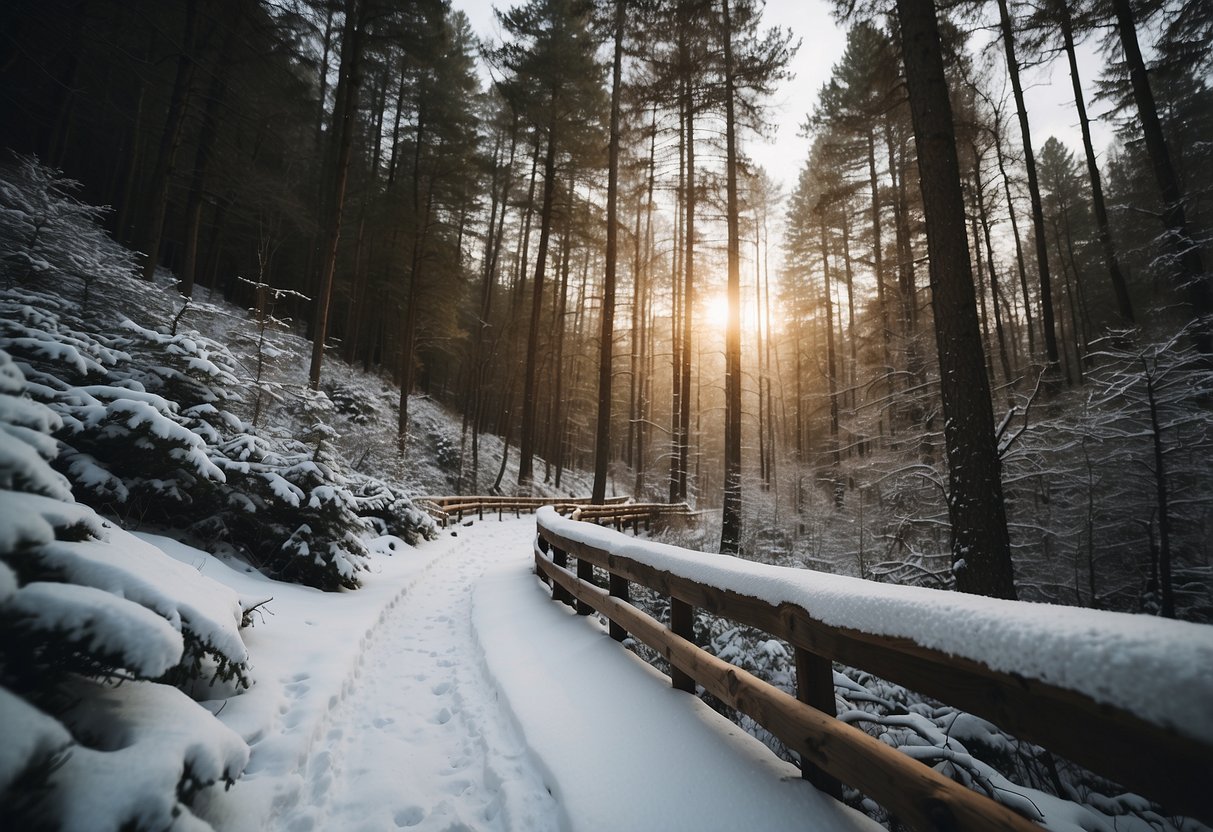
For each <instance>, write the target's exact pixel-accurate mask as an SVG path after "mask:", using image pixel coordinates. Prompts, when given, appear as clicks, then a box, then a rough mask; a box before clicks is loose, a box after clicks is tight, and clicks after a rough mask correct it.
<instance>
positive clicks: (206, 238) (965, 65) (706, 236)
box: [0, 0, 1213, 620]
mask: <svg viewBox="0 0 1213 832" xmlns="http://www.w3.org/2000/svg"><path fill="white" fill-rule="evenodd" d="M836 11H837V14H838V16H839V19H840V20H842V21H844V22H845V25H846V26H847V27H848V35H847V47H846V51H845V54H844V56H843V58H842V59H841V61H840V62H839V63H838V64H837V65H836V66H835V67H834V71H833V74H832V76H831V79H830V81H829V82H828V83H827V84H826V85H825V86H824V87H823V88H822V90H821V91H820V95H819V96H818V98H817V100H816V101H805V102H803V103H802V109H803V112H804V113H805V122H804V128H803V129H804V131H805V132H806V134H807V135H808V136H810V137H811V139H812V142H813V146H812V151H811V154H810V156H809V158H807V159H803V160H794V159H789V160H787V162H788V169H787V170H784V171H764V170H762V169H761V168H758V167H756V166H755V165H753V164H752V163H751V162H750V160H749V159H748V158H747V156H746V152H745V148H746V145H747V142H750V141H752V140H753V139H754V137H755V136H756V135H757V134H760V133H762V132H763V131H764V130H767V129H769V128H768V120H767V114H766V111H765V109H764V107H765V102H766V101H767V98H768V97H769V95H770V93H771V92H772V91H774V90H775V89H776V88H777V87H778V85H779V84H780V82H781V81H783V80H785V77H786V73H787V69H786V67H787V64H788V60H789V57H790V55H791V54H792V53H793V52H794V50H795V49H796V46H797V41H796V37H795V35H794V33H792V32H789V31H785V30H780V29H771V28H767V27H764V25H763V24H762V20H761V18H762V9H761V6H760V5H759V4H757V3H755V2H753V0H724V1H723V2H705V0H670V1H669V2H651V0H650V1H649V2H645V1H643V0H615V2H607V1H606V0H602V2H598V3H591V2H587V1H586V0H531V2H528V3H525V4H522V5H519V6H517V7H515V8H510V9H505V8H503V9H502V10H501V12H500V13H499V18H500V28H501V33H502V41H501V42H500V43H483V42H480V41H479V40H478V39H477V38H476V37H475V36H474V35H473V34H472V32H471V29H470V26H469V24H468V21H467V18H466V17H465V16H464V15H463V14H462V13H460V12H458V11H454V10H452V8H451V7H450V5H449V4H447V3H444V2H441V0H328V1H327V2H326V0H315V1H314V2H305V1H304V0H283V1H282V2H276V3H271V2H257V1H256V0H182V2H175V3H163V2H150V1H148V2H145V1H144V0H121V1H120V0H38V1H37V2H35V0H12V2H9V3H6V4H4V7H3V9H2V10H0V31H2V32H3V33H4V36H3V38H0V143H2V144H3V145H5V146H7V147H9V148H11V149H13V150H15V151H18V152H25V153H36V154H37V155H38V156H39V157H40V158H41V159H42V160H43V161H44V162H45V163H48V164H50V165H52V166H54V167H57V168H60V169H62V170H63V171H64V172H65V173H66V174H67V175H68V176H71V177H72V178H74V179H77V180H79V181H80V182H81V183H82V193H81V194H80V196H81V198H82V199H84V200H85V201H89V202H94V203H100V204H106V205H110V206H112V208H113V210H112V211H111V212H110V213H109V214H108V216H107V223H108V226H109V228H110V230H111V231H112V233H113V235H114V236H115V238H116V239H118V240H119V241H120V242H123V243H126V244H129V245H131V246H132V247H133V248H135V249H136V250H138V251H141V252H144V253H145V262H144V263H143V270H144V274H145V276H146V277H148V278H151V277H152V276H153V275H154V274H155V270H156V268H157V267H164V268H167V269H169V270H171V271H172V272H173V274H174V275H175V276H176V278H177V279H178V280H179V284H178V288H179V291H180V293H181V294H182V295H183V296H184V297H185V298H188V297H190V296H192V295H195V294H197V293H199V292H209V293H213V294H214V295H216V296H217V295H220V294H221V295H222V296H223V297H225V298H226V299H228V300H231V301H234V302H236V303H238V304H240V305H242V306H245V307H248V308H251V309H252V310H253V313H254V314H256V315H257V316H259V317H261V318H262V319H264V320H269V319H271V318H273V319H275V320H278V319H289V320H290V321H291V322H292V323H291V324H290V325H291V326H294V327H295V328H297V329H298V330H299V331H301V332H305V333H306V334H307V335H308V336H309V337H310V338H311V339H312V340H313V343H314V347H315V349H314V352H313V356H312V359H311V380H312V385H313V386H314V387H316V388H317V389H320V390H324V389H325V384H326V375H325V367H326V366H327V365H328V363H329V362H334V361H344V362H347V363H350V364H357V365H361V366H362V367H363V368H365V369H367V370H371V371H376V372H379V373H381V374H382V375H383V376H385V377H387V378H390V379H392V380H393V381H394V382H395V383H396V384H398V385H399V389H400V399H399V405H400V417H399V425H400V427H399V440H398V445H399V455H398V458H397V459H396V460H395V462H394V464H396V465H398V466H401V468H404V467H406V466H408V464H409V434H408V424H409V419H408V417H409V408H408V394H409V393H410V392H414V393H422V394H425V395H428V396H430V397H432V398H434V399H436V400H438V401H440V402H442V403H444V404H445V405H447V406H449V407H450V408H452V409H454V410H456V411H457V412H458V413H460V414H461V415H462V420H463V424H464V427H465V431H464V433H465V441H464V443H463V447H462V448H461V449H460V455H461V456H460V461H459V465H460V466H461V471H462V474H461V477H460V488H461V490H463V491H465V492H466V493H480V492H484V491H487V490H490V489H495V490H513V489H515V488H518V489H522V490H526V489H528V488H530V487H531V485H532V483H534V482H536V481H539V480H542V481H544V482H547V483H549V484H550V485H551V486H552V487H554V488H556V489H559V488H560V487H561V484H562V478H563V477H564V475H565V471H567V470H569V469H591V468H593V469H595V470H596V472H597V473H598V475H599V476H598V477H597V478H596V488H598V489H602V488H605V487H606V482H607V475H608V474H609V475H610V481H611V482H612V483H613V487H614V489H615V490H617V491H620V492H630V493H633V494H635V495H636V496H637V497H643V498H653V499H662V500H667V499H668V500H689V501H691V502H692V503H694V504H695V505H696V506H697V507H699V508H704V509H718V508H720V507H722V506H723V508H724V512H723V521H722V526H721V528H720V530H719V538H718V539H719V540H720V541H721V548H722V549H723V550H726V551H730V550H731V551H739V552H740V553H742V554H743V555H745V556H747V557H755V558H764V559H772V560H780V561H787V562H796V563H802V564H805V565H809V566H814V567H816V568H826V569H831V570H835V571H842V572H848V573H851V574H856V575H860V576H863V577H868V578H872V579H876V580H889V581H895V582H902V583H922V584H924V585H929V586H953V585H957V586H959V587H960V588H962V589H964V588H976V589H977V590H978V591H987V592H991V593H992V594H1012V593H1013V594H1017V595H1018V597H1021V598H1025V599H1029V600H1050V601H1056V602H1062V603H1071V604H1079V605H1090V606H1102V607H1110V608H1115V609H1124V610H1144V611H1151V612H1160V613H1162V614H1166V615H1180V616H1184V617H1190V618H1195V619H1198V620H1208V619H1210V618H1213V590H1211V586H1213V565H1211V552H1210V542H1211V541H1213V529H1211V525H1213V497H1211V496H1210V495H1211V494H1213V482H1211V480H1213V466H1211V465H1210V463H1209V460H1210V459H1213V436H1211V435H1210V429H1211V428H1213V416H1211V413H1213V408H1210V406H1209V405H1210V398H1209V397H1210V394H1211V393H1213V373H1211V372H1210V366H1209V354H1210V352H1211V351H1213V347H1211V336H1210V330H1209V326H1210V320H1209V316H1210V313H1213V289H1211V288H1210V279H1209V274H1208V271H1207V269H1208V264H1209V262H1210V258H1211V257H1213V252H1211V251H1210V247H1209V244H1208V243H1209V240H1210V233H1211V231H1213V228H1211V225H1213V220H1211V217H1210V212H1209V209H1208V203H1209V195H1210V189H1211V188H1213V164H1210V162H1211V161H1213V158H1211V157H1213V143H1211V142H1210V140H1209V137H1210V136H1213V92H1211V91H1210V89H1209V84H1208V79H1209V77H1210V54H1211V52H1210V42H1211V39H1213V9H1211V8H1210V6H1209V5H1208V4H1207V3H1205V2H1203V1H1202V0H1186V2H1181V1H1179V0H1176V2H1157V0H1150V2H1146V3H1137V2H1133V0H1084V2H1081V3H1064V2H1057V1H1056V0H1039V1H1038V2H1033V3H1026V2H1025V3H1021V2H1011V0H998V2H997V3H984V2H959V3H950V4H947V5H940V6H939V7H938V8H935V7H933V6H932V4H930V3H922V2H916V0H903V2H900V3H898V4H896V8H895V7H894V5H893V4H882V3H843V2H840V3H838V4H837V8H836ZM928 24H929V25H928ZM924 26H925V27H926V29H923V27H924ZM920 31H926V33H927V34H926V35H925V36H928V37H934V38H935V40H934V41H932V42H933V43H934V44H935V46H933V47H932V49H931V50H927V51H929V52H932V54H934V55H936V56H937V58H939V59H941V61H942V62H941V67H942V76H941V78H942V82H943V83H946V95H945V99H944V100H945V102H946V103H947V104H948V105H949V106H950V113H949V114H947V116H948V117H947V118H946V119H945V121H946V125H945V126H946V127H947V128H948V130H950V132H951V136H952V139H951V141H952V147H953V149H954V151H953V155H952V157H951V159H952V161H951V162H950V163H949V164H950V168H949V169H950V170H952V171H953V172H954V173H953V176H954V177H955V178H956V181H957V184H958V185H959V188H960V190H959V191H958V192H957V194H958V200H954V202H955V204H956V206H957V207H959V208H960V209H962V211H963V213H961V214H955V215H954V216H953V217H952V222H951V224H950V227H951V228H952V231H953V232H955V230H956V227H957V223H959V224H960V227H961V229H962V231H963V237H962V238H961V239H960V249H959V250H958V249H957V247H956V246H955V245H953V246H952V247H951V248H950V249H945V248H943V247H942V245H943V243H942V242H941V241H944V240H945V239H946V235H945V234H944V233H943V232H942V231H940V229H941V228H944V227H947V221H946V220H940V219H939V217H940V214H939V213H937V212H936V211H935V210H934V209H932V207H931V206H932V204H939V203H933V202H932V200H934V199H935V195H933V193H932V188H933V187H934V185H935V184H936V183H938V182H940V181H942V180H940V179H939V178H936V177H929V176H926V175H925V173H922V174H921V175H920V172H922V171H925V170H926V169H927V168H926V167H924V166H925V165H930V164H932V163H933V161H935V160H936V155H935V148H936V145H935V144H927V143H924V142H922V140H921V138H919V139H916V136H920V137H921V136H922V135H925V134H923V133H922V130H923V124H922V123H921V120H920V116H921V115H922V113H921V112H920V111H917V110H916V108H915V106H914V100H913V96H914V94H915V91H916V90H922V89H923V87H921V86H919V87H916V86H915V83H914V79H915V78H916V77H917V78H920V79H921V78H925V77H927V74H924V73H928V70H929V69H930V68H929V67H926V68H924V67H923V65H922V62H921V58H922V55H923V54H925V53H923V52H921V51H915V49H911V48H908V47H907V44H910V45H911V46H913V45H914V44H918V43H920V41H917V40H914V38H913V37H911V36H912V35H914V36H915V37H916V35H915V33H918V32H920ZM931 32H934V34H933V35H931ZM1084 41H1093V42H1095V43H1097V44H1098V45H1099V49H1100V50H1101V54H1102V55H1103V56H1104V58H1105V62H1104V64H1103V65H1102V67H1101V68H1100V70H1101V71H1100V73H1099V74H1098V75H1097V76H1094V77H1080V75H1079V69H1080V63H1079V62H1078V61H1077V59H1076V58H1075V48H1076V44H1079V43H1082V42H1084ZM979 47H980V48H979ZM1044 61H1064V62H1066V63H1067V65H1068V66H1069V69H1070V77H1071V79H1072V82H1073V87H1074V91H1075V108H1074V114H1073V119H1074V121H1075V122H1077V123H1078V124H1079V126H1080V128H1081V132H1082V135H1083V137H1084V142H1083V146H1081V147H1078V146H1076V147H1067V146H1066V145H1065V144H1063V143H1062V142H1061V141H1059V140H1057V139H1056V138H1054V137H1050V136H1033V135H1032V130H1031V127H1032V125H1031V118H1030V116H1031V114H1030V113H1029V112H1028V110H1027V108H1026V106H1025V105H1024V100H1023V99H1024V95H1023V84H1022V82H1021V80H1020V73H1021V72H1023V71H1024V70H1025V69H1026V68H1028V67H1031V66H1035V65H1038V64H1039V63H1041V62H1044ZM907 76H909V77H907ZM907 81H909V82H910V83H908V84H907ZM936 112H937V113H938V112H939V110H938V108H937V109H936ZM1096 114H1097V117H1098V118H1099V119H1102V120H1103V121H1105V122H1110V123H1112V124H1113V125H1115V129H1116V135H1117V140H1116V142H1115V144H1114V146H1113V147H1112V148H1111V150H1110V151H1109V152H1108V153H1107V154H1106V155H1103V156H1100V155H1098V154H1097V153H1096V149H1095V148H1094V147H1093V143H1092V141H1091V139H1090V130H1089V119H1090V118H1093V117H1096ZM944 132H947V131H944ZM939 135H942V133H938V132H936V133H931V134H930V139H931V142H934V141H935V139H936V138H938V136H939ZM928 146H929V147H931V148H932V151H931V153H930V154H928V153H927V152H926V151H925V150H924V151H922V152H920V151H919V148H920V147H923V148H926V147H928ZM945 155H946V154H945ZM797 168H798V169H799V175H798V176H796V177H794V178H793V177H791V176H790V174H791V172H792V171H793V170H795V169H797ZM785 176H787V177H788V181H787V182H786V184H785V183H784V182H783V181H781V180H782V178H783V177H785ZM945 178H946V177H945ZM924 183H925V184H926V185H927V187H925V188H924V187H923V185H924ZM945 202H946V200H945ZM31 234H32V235H33V237H34V239H33V240H31V241H27V243H28V244H29V246H30V247H31V248H33V249H35V250H36V247H37V242H38V241H37V234H38V230H37V227H36V226H35V228H34V229H33V230H32V231H31ZM953 241H955V234H954V233H953ZM961 261H963V263H964V268H963V269H962V270H960V271H958V272H955V271H954V270H952V269H951V265H955V264H959V263H961ZM36 273H37V261H36V258H34V259H31V260H30V262H29V265H28V276H29V277H30V278H31V279H33V278H34V277H35V276H36ZM955 274H959V275H960V276H961V279H960V280H959V283H953V284H947V283H946V278H947V277H948V275H953V276H955ZM949 285H951V286H952V287H953V288H955V287H956V286H959V287H960V288H961V289H963V288H964V287H965V286H967V287H968V288H967V290H965V291H964V292H962V293H961V294H960V295H959V296H955V297H954V296H952V295H949V294H948V286H949ZM182 314H185V315H188V308H187V309H185V310H183V312H182ZM970 314H971V322H972V324H973V325H972V327H970V328H969V329H965V326H964V324H965V322H966V321H970V317H968V316H969V315H970ZM973 368H976V372H977V373H978V375H977V376H972V377H971V378H973V379H975V381H973V382H972V383H970V382H969V381H960V380H959V379H961V378H962V376H961V375H960V373H962V372H971V371H972V370H973ZM964 378H969V377H967V376H966V377H964ZM941 379H943V380H944V381H945V383H944V384H943V385H942V386H941V383H940V381H941ZM958 413H959V414H964V415H965V418H963V419H962V418H959V417H958V416H957V414H958ZM968 416H972V417H973V419H974V420H975V421H971V420H968ZM983 420H984V421H983ZM481 432H490V433H496V434H498V435H500V436H502V437H503V438H504V439H505V441H506V443H507V447H512V448H516V449H517V450H516V451H515V453H516V454H517V455H518V458H519V459H520V464H519V465H518V469H517V470H518V475H517V478H516V479H515V481H507V480H506V479H505V478H504V476H503V475H504V472H505V470H506V467H505V465H504V464H502V465H501V466H500V468H499V469H497V470H491V469H486V468H485V466H483V465H482V464H481V460H480V458H479V445H478V442H479V440H478V435H479V433H481ZM983 448H984V449H985V450H986V451H988V453H987V454H986V460H987V462H990V463H991V465H992V467H990V468H989V469H988V470H987V471H986V472H985V474H984V475H983V476H986V477H987V478H986V479H984V480H974V479H969V480H965V478H964V475H965V474H966V473H971V471H972V467H970V468H967V469H966V467H965V465H963V464H960V463H959V462H958V460H957V458H956V457H955V455H956V454H958V453H962V452H967V451H968V450H970V449H974V450H976V451H982V449H983ZM532 460H536V461H538V462H539V466H540V467H539V468H538V469H536V468H535V467H534V464H533V462H532ZM389 473H390V472H389ZM973 492H979V493H981V494H984V496H985V497H986V498H988V499H986V500H985V502H984V503H983V504H982V505H980V506H978V505H977V504H976V503H973V507H972V511H973V512H975V513H974V514H971V515H969V517H970V519H969V520H968V521H965V522H963V523H958V522H957V518H958V515H957V512H958V511H963V510H965V509H966V505H967V504H965V501H964V500H962V499H961V498H960V497H961V495H963V494H964V493H973ZM711 516H713V517H715V516H717V515H715V514H713V515H711ZM974 517H975V518H977V519H976V520H973V518H974ZM974 535H976V537H974ZM711 536H712V537H715V536H716V535H715V532H713V533H712V535H711ZM970 538H972V541H973V542H967V541H969V540H970ZM1000 548H1003V549H1005V554H1006V560H1007V562H1008V563H1009V564H1012V565H1013V569H1014V585H1013V586H1010V585H1009V583H1008V584H1003V585H996V582H995V584H982V585H981V586H977V587H973V586H968V587H966V586H965V580H966V577H965V576H966V574H968V573H967V572H966V567H968V568H975V565H976V564H977V563H978V561H979V560H980V557H979V553H980V552H985V551H987V550H990V551H995V550H998V549H1000ZM1009 574H1010V573H1009V571H1008V576H1009Z"/></svg>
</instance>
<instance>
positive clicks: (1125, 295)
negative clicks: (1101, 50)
mask: <svg viewBox="0 0 1213 832" xmlns="http://www.w3.org/2000/svg"><path fill="white" fill-rule="evenodd" d="M1055 8H1056V11H1057V15H1058V18H1059V20H1060V22H1061V38H1062V44H1063V45H1064V46H1065V50H1066V59H1067V60H1068V61H1069V63H1070V83H1071V84H1072V86H1073V87H1074V108H1075V109H1076V110H1077V111H1078V126H1079V127H1080V128H1081V129H1082V149H1083V151H1084V152H1085V153H1086V156H1087V178H1088V179H1089V180H1090V182H1091V208H1092V210H1093V211H1094V213H1095V225H1096V227H1097V228H1098V229H1099V245H1100V248H1101V249H1102V250H1103V257H1104V264H1105V265H1106V266H1107V269H1108V279H1109V280H1111V281H1112V291H1113V292H1114V293H1115V295H1116V309H1117V311H1118V312H1119V313H1120V317H1121V318H1122V319H1123V320H1124V322H1125V323H1127V324H1134V323H1136V318H1134V316H1133V302H1132V301H1131V300H1129V288H1128V286H1127V285H1126V283H1125V276H1124V273H1123V272H1121V270H1120V260H1119V258H1118V257H1117V256H1116V245H1115V244H1114V243H1113V242H1112V229H1111V227H1110V225H1109V224H1108V209H1107V206H1106V205H1105V204H1104V198H1103V184H1102V183H1101V182H1100V178H1099V165H1098V164H1097V163H1096V161H1095V148H1094V146H1093V145H1092V144H1091V120H1090V119H1089V118H1087V105H1086V102H1085V101H1084V100H1083V94H1082V79H1081V78H1080V77H1079V75H1078V58H1077V56H1076V55H1075V54H1074V21H1073V19H1072V18H1071V16H1070V7H1069V5H1068V3H1067V2H1066V0H1059V2H1057V3H1055Z"/></svg>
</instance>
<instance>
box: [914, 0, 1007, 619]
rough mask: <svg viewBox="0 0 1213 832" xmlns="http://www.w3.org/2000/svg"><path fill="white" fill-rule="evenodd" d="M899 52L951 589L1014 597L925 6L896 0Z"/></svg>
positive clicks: (950, 150)
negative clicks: (917, 208)
mask: <svg viewBox="0 0 1213 832" xmlns="http://www.w3.org/2000/svg"><path fill="white" fill-rule="evenodd" d="M897 16H898V21H899V23H900V30H901V41H902V55H903V59H904V61H905V70H906V86H907V89H908V92H909V99H910V114H911V117H912V120H913V124H914V136H915V142H916V144H917V146H918V168H919V173H920V181H921V187H922V199H923V209H924V212H925V215H926V222H927V246H928V255H929V257H930V276H931V305H932V307H933V309H934V312H935V343H936V348H937V350H938V353H939V368H940V372H939V375H940V392H941V393H942V398H943V416H944V437H945V447H946V449H947V455H948V469H949V471H948V515H949V518H950V520H951V525H952V557H953V572H954V574H955V575H956V588H957V589H959V590H961V591H963V592H974V593H978V594H983V595H992V596H995V597H1002V598H1014V597H1015V584H1014V579H1013V575H1012V567H1011V550H1010V539H1009V537H1008V535H1007V521H1006V509H1005V506H1004V505H1003V498H1002V476H1001V471H1000V463H999V459H998V450H997V448H996V446H995V440H994V416H993V412H992V410H991V407H990V387H989V380H988V379H987V377H986V373H985V369H984V366H983V363H984V362H983V359H982V355H981V334H980V329H979V326H978V322H977V303H976V298H975V297H974V294H973V273H972V267H971V264H970V261H969V248H968V243H967V240H966V234H965V217H964V199H963V196H962V193H961V188H960V166H959V161H958V159H957V153H956V136H955V131H954V126H953V121H952V107H951V102H950V100H949V96H948V82H947V78H946V76H945V74H944V68H943V50H942V49H941V47H940V42H939V28H938V23H937V21H936V19H935V7H934V4H933V3H932V2H931V0H898V2H897Z"/></svg>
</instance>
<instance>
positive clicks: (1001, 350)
mask: <svg viewBox="0 0 1213 832" xmlns="http://www.w3.org/2000/svg"><path fill="white" fill-rule="evenodd" d="M973 153H974V162H973V191H974V193H975V194H976V198H977V218H978V220H979V221H980V222H981V232H982V237H983V238H984V240H985V245H986V268H987V270H988V273H989V275H990V302H991V303H992V304H993V305H994V332H995V334H996V335H997V337H998V357H999V362H1000V363H1001V364H1002V374H1003V378H1004V379H1006V382H1007V384H1008V385H1010V384H1013V383H1014V381H1015V373H1014V371H1013V370H1012V369H1011V358H1010V356H1009V355H1008V354H1007V336H1006V331H1005V329H1004V328H1003V323H1002V305H1001V303H1000V302H999V291H998V269H997V267H996V266H995V264H994V245H993V243H992V241H991V239H990V221H989V217H988V215H987V213H986V197H985V184H984V183H983V182H982V181H981V159H980V158H977V148H976V147H974V148H973Z"/></svg>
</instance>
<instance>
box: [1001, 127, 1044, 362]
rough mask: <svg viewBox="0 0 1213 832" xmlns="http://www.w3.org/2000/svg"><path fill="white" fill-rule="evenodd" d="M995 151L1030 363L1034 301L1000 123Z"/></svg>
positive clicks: (1033, 358)
mask: <svg viewBox="0 0 1213 832" xmlns="http://www.w3.org/2000/svg"><path fill="white" fill-rule="evenodd" d="M994 153H995V158H997V159H998V173H999V174H1000V175H1001V176H1002V189H1003V193H1004V194H1005V195H1006V198H1007V216H1008V217H1009V218H1010V220H1011V236H1012V237H1013V238H1014V240H1015V265H1016V267H1017V268H1018V269H1019V289H1020V291H1021V292H1022V293H1023V313H1024V327H1025V328H1026V329H1027V330H1028V364H1032V363H1033V362H1035V361H1036V327H1035V325H1034V324H1033V323H1032V301H1031V300H1030V298H1031V295H1030V294H1029V293H1028V269H1027V265H1026V264H1025V263H1024V256H1023V243H1022V242H1021V241H1020V238H1019V220H1018V219H1016V217H1015V201H1014V200H1013V199H1012V198H1011V177H1010V176H1009V175H1008V174H1007V167H1006V159H1005V157H1004V156H1003V154H1002V136H1001V130H1000V129H999V127H998V125H997V124H995V126H994Z"/></svg>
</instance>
